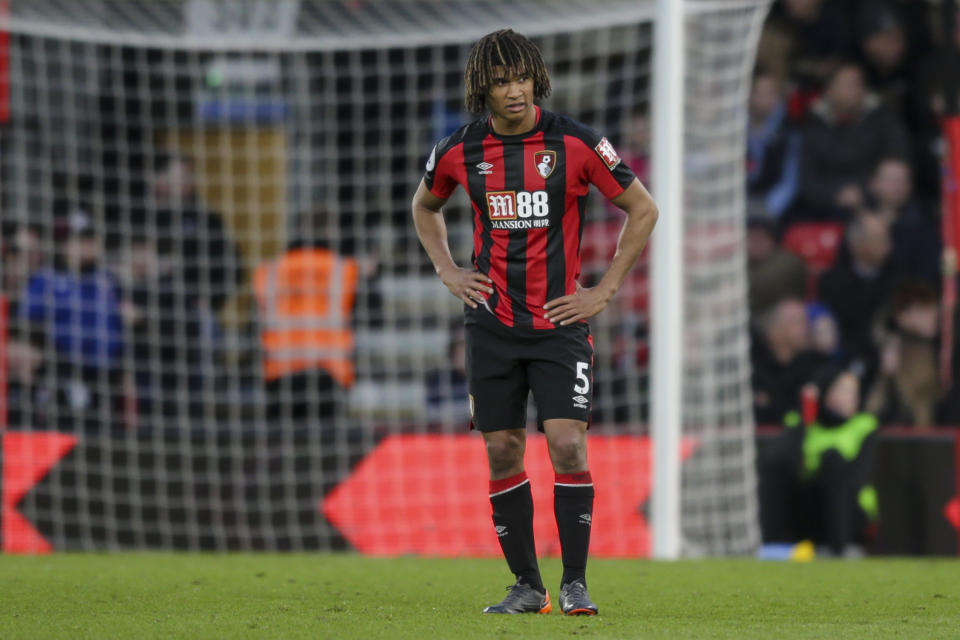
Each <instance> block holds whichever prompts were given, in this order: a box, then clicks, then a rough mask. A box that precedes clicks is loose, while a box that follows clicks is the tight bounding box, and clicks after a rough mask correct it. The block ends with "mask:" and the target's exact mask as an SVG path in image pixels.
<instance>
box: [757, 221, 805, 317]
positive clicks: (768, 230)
mask: <svg viewBox="0 0 960 640" xmlns="http://www.w3.org/2000/svg"><path fill="white" fill-rule="evenodd" d="M775 226H776V223H775V222H774V221H773V220H772V219H770V218H763V217H760V218H757V217H753V218H750V219H749V220H748V221H747V281H748V283H749V296H750V298H749V299H750V313H751V315H753V316H754V317H757V316H759V315H761V314H763V313H765V312H766V311H767V310H768V309H770V308H771V307H773V306H774V305H775V304H777V303H778V302H779V301H781V300H783V299H786V298H797V299H800V298H803V297H804V295H805V293H806V288H807V266H806V264H805V263H804V262H803V259H802V258H800V257H798V256H797V255H795V254H793V253H791V252H789V251H786V250H784V249H782V248H781V247H780V246H779V245H778V244H777V238H776V231H775Z"/></svg>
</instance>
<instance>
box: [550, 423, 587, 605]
mask: <svg viewBox="0 0 960 640" xmlns="http://www.w3.org/2000/svg"><path fill="white" fill-rule="evenodd" d="M543 431H544V433H545V434H546V436H547V447H548V449H549V451H550V460H551V461H552V462H553V470H554V478H555V481H554V485H553V511H554V515H555V516H556V518H557V531H558V532H559V534H560V553H561V556H562V559H563V577H561V579H560V608H561V609H562V610H563V612H564V613H565V614H568V615H593V614H595V613H597V606H596V605H595V604H593V602H592V601H591V600H590V596H589V594H588V593H587V581H586V580H587V577H586V572H587V556H588V554H589V550H590V530H591V528H592V526H593V497H594V492H593V478H592V477H591V476H590V471H589V468H588V466H587V423H586V422H583V421H581V420H570V419H552V420H544V422H543Z"/></svg>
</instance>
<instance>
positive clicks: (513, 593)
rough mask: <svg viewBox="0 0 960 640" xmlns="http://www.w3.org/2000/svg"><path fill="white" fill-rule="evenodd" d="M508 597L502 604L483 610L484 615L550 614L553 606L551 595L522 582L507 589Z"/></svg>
mask: <svg viewBox="0 0 960 640" xmlns="http://www.w3.org/2000/svg"><path fill="white" fill-rule="evenodd" d="M507 591H509V592H510V593H508V594H507V597H506V598H504V599H503V601H502V602H500V604H492V605H490V606H489V607H487V608H486V609H484V610H483V612H484V613H550V612H551V611H552V610H553V605H552V604H550V594H549V593H547V592H546V591H545V592H543V593H540V592H539V591H537V590H536V589H534V588H533V587H531V586H530V585H528V584H524V583H522V582H517V584H515V585H513V586H511V587H507Z"/></svg>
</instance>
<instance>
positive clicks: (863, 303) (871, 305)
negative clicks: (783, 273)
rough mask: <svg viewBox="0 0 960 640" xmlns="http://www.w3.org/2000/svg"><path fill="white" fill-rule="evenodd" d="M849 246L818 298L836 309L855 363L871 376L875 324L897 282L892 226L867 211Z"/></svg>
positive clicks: (859, 219)
mask: <svg viewBox="0 0 960 640" xmlns="http://www.w3.org/2000/svg"><path fill="white" fill-rule="evenodd" d="M845 239H846V251H842V252H841V254H840V256H839V258H838V259H837V262H836V264H834V266H833V268H831V269H830V270H828V271H826V272H824V273H823V274H822V275H821V276H820V280H819V283H818V285H817V297H818V298H819V299H820V301H821V302H823V303H824V304H825V305H826V306H827V307H828V308H829V309H830V311H832V312H833V315H834V317H835V318H836V319H837V324H838V325H839V327H840V336H841V338H840V339H841V342H842V343H843V345H844V347H845V349H846V351H847V354H848V356H849V358H850V359H851V363H852V364H851V367H853V368H854V369H855V370H856V371H858V372H859V373H860V374H861V375H862V376H866V378H865V379H868V380H869V376H870V375H871V374H872V372H873V367H874V366H875V364H876V345H875V343H874V339H873V326H874V322H875V320H876V318H877V314H878V313H879V312H880V310H881V309H882V308H883V306H884V305H885V304H886V303H887V300H888V298H889V294H890V287H891V285H892V281H893V278H892V272H891V268H890V250H891V240H890V229H889V227H887V224H886V223H885V222H884V221H883V219H881V218H880V217H879V216H877V215H876V214H873V213H869V212H864V213H861V214H859V215H858V216H857V217H856V218H855V219H854V220H853V221H852V222H851V223H850V226H849V227H848V228H847V234H846V238H845Z"/></svg>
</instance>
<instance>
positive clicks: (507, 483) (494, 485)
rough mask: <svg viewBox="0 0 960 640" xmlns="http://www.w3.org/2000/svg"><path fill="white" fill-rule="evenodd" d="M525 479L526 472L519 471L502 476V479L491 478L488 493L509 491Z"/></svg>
mask: <svg viewBox="0 0 960 640" xmlns="http://www.w3.org/2000/svg"><path fill="white" fill-rule="evenodd" d="M526 481H527V472H526V471H521V472H520V473H518V474H517V475H515V476H510V477H509V478H503V479H502V480H491V481H490V495H494V494H496V493H503V492H504V491H510V489H514V488H516V487H519V486H520V485H521V484H523V483H524V482H526Z"/></svg>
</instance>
